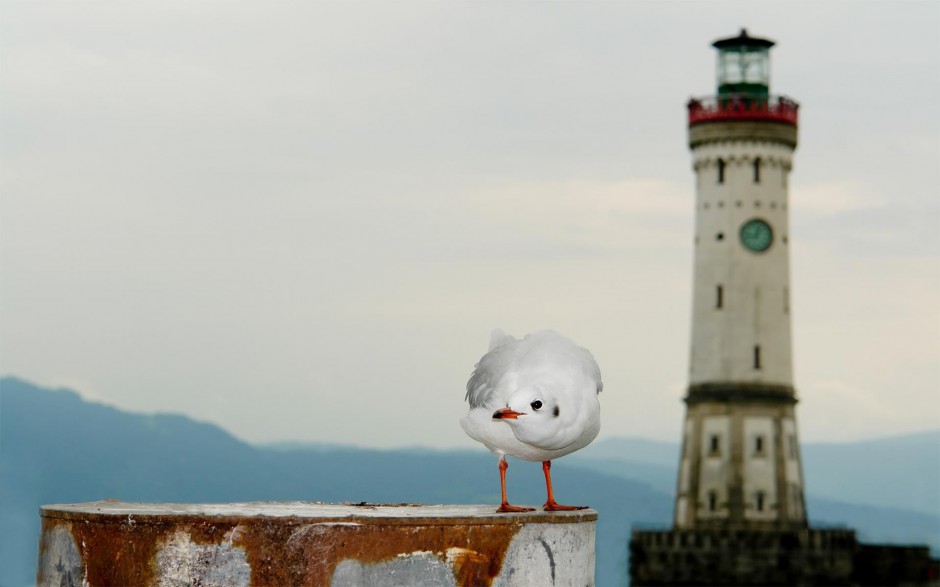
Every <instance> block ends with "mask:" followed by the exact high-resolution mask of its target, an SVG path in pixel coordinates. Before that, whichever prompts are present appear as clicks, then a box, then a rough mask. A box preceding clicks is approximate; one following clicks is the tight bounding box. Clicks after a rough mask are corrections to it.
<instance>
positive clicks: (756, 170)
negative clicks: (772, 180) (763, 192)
mask: <svg viewBox="0 0 940 587" xmlns="http://www.w3.org/2000/svg"><path fill="white" fill-rule="evenodd" d="M754 183H760V157H757V158H755V159H754Z"/></svg>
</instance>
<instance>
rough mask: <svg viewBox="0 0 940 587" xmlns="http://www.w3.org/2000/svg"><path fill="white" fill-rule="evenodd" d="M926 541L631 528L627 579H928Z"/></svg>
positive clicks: (933, 570)
mask: <svg viewBox="0 0 940 587" xmlns="http://www.w3.org/2000/svg"><path fill="white" fill-rule="evenodd" d="M936 574H937V561H936V560H932V559H931V558H930V553H929V551H928V549H927V548H926V547H911V546H888V545H871V544H860V543H858V541H857V540H856V538H855V531H854V530H849V529H810V528H802V529H793V530H744V529H731V528H713V529H711V528H710V529H704V528H698V529H681V530H680V529H672V530H661V531H649V530H634V532H633V535H632V537H631V540H630V584H631V585H633V586H634V587H639V586H645V587H659V586H666V585H670V586H678V585H683V586H686V585H688V586H691V585H697V586H703V585H728V586H730V585H751V586H755V587H756V586H761V585H781V586H782V585H799V586H811V585H882V586H889V585H898V586H900V585H904V586H909V587H915V586H927V585H935V584H936V583H935V581H936V579H937V576H936Z"/></svg>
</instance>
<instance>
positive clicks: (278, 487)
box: [0, 377, 940, 587]
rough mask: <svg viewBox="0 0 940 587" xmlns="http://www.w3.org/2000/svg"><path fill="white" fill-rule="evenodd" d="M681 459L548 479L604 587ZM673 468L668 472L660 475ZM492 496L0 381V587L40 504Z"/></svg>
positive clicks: (494, 480)
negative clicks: (584, 532)
mask: <svg viewBox="0 0 940 587" xmlns="http://www.w3.org/2000/svg"><path fill="white" fill-rule="evenodd" d="M621 441H622V442H621ZM623 442H625V443H627V444H623ZM879 442H880V441H879ZM618 443H620V444H618ZM670 450H671V451H672V455H671V456H670V454H669V453H670ZM677 450H678V449H677V447H675V446H674V445H673V448H672V449H670V447H669V445H668V443H653V442H650V441H643V440H638V439H633V440H629V439H612V440H610V441H604V442H599V443H597V444H596V445H595V446H591V447H589V448H588V449H585V451H582V453H579V455H573V456H571V457H566V458H565V459H563V460H561V461H559V463H558V465H557V466H556V467H554V468H553V469H552V474H553V477H554V478H555V482H556V483H555V485H556V491H557V493H558V495H559V499H560V500H561V501H567V502H579V503H584V504H589V505H591V506H592V507H594V508H595V509H597V510H598V511H599V512H600V521H599V523H598V536H597V580H598V585H601V586H605V585H623V584H625V583H626V553H627V539H628V537H629V531H630V527H631V525H633V524H634V523H652V524H661V525H667V524H669V523H670V521H671V516H672V497H671V492H672V488H673V486H674V482H675V474H674V469H675V463H674V462H672V461H674V460H675V459H676V458H677V453H676V451H677ZM630 451H634V452H630ZM626 457H629V458H626ZM667 459H669V460H670V462H669V464H667V465H663V464H657V463H663V462H665V461H666V460H667ZM870 465H871V463H869V466H868V467H867V471H868V476H869V477H868V482H870V483H875V484H877V483H878V482H879V479H878V476H879V469H878V468H877V467H873V466H870ZM837 470H838V469H837ZM808 474H809V473H808ZM844 474H845V475H850V473H848V472H846V473H844ZM851 475H855V472H852V473H851ZM509 479H510V498H511V499H512V501H513V502H514V503H531V504H540V503H542V502H543V501H544V493H543V492H544V486H543V481H542V475H541V471H540V468H539V466H538V464H535V463H523V462H518V461H513V462H512V466H511V468H510V470H509ZM810 483H811V485H812V480H811V481H810ZM498 494H499V483H498V475H497V471H496V463H495V459H494V458H493V457H491V456H490V455H489V454H487V453H486V452H485V451H483V450H480V451H479V452H478V453H477V452H467V451H454V452H440V451H429V450H421V449H409V450H397V451H377V450H362V449H355V448H349V447H341V446H335V445H317V446H316V447H313V449H310V448H307V447H305V446H303V445H280V446H278V447H276V448H264V447H255V446H252V445H249V444H246V443H244V442H241V441H239V440H237V439H236V438H234V437H232V436H231V435H229V434H228V433H226V432H225V431H224V430H222V429H220V428H218V427H216V426H214V425H211V424H206V423H200V422H195V421H193V420H191V419H189V418H186V417H182V416H172V415H142V414H131V413H127V412H122V411H120V410H116V409H114V408H110V407H107V406H103V405H100V404H94V403H88V402H85V401H83V400H82V399H81V398H80V397H79V396H78V395H77V394H75V393H74V392H71V391H67V390H49V389H43V388H40V387H37V386H34V385H31V384H29V383H27V382H24V381H22V380H18V379H14V378H9V377H8V378H3V379H0V540H2V549H0V585H3V586H5V587H19V586H21V585H27V584H30V583H31V582H32V581H33V575H34V572H35V561H36V547H37V541H38V533H39V518H38V515H37V509H38V507H39V506H40V505H41V504H44V503H68V502H81V501H92V500H98V499H105V498H110V497H113V498H118V499H123V500H128V501H164V502H169V501H184V502H187V501H188V502H224V501H252V500H319V501H371V502H419V503H493V504H495V503H496V502H497V501H498V498H499V495H498ZM809 505H810V511H811V513H812V515H813V518H814V521H825V522H826V523H829V524H845V525H850V526H853V527H856V528H858V529H859V532H860V536H861V537H862V538H864V539H866V540H869V541H880V540H883V541H893V542H920V543H924V542H926V543H929V544H931V545H932V546H933V548H934V549H935V550H937V549H940V518H938V517H937V516H936V515H933V516H927V515H923V514H919V513H915V512H909V511H898V510H886V509H883V508H876V507H868V506H858V505H852V504H847V503H844V502H838V501H827V500H819V499H815V498H812V497H811V498H810V504H809ZM934 511H936V510H934Z"/></svg>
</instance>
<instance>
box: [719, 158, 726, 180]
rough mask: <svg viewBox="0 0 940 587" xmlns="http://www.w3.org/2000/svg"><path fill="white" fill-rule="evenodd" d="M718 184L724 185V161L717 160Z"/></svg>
mask: <svg viewBox="0 0 940 587" xmlns="http://www.w3.org/2000/svg"><path fill="white" fill-rule="evenodd" d="M718 183H725V160H724V159H719V160H718Z"/></svg>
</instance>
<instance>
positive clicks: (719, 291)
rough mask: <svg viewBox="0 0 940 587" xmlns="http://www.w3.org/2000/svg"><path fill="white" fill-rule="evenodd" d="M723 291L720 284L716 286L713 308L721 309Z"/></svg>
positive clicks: (723, 301) (723, 298) (723, 296)
mask: <svg viewBox="0 0 940 587" xmlns="http://www.w3.org/2000/svg"><path fill="white" fill-rule="evenodd" d="M724 294H725V290H724V288H723V287H721V284H718V286H717V289H716V290H715V307H716V308H723V307H724V305H725V295H724Z"/></svg>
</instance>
